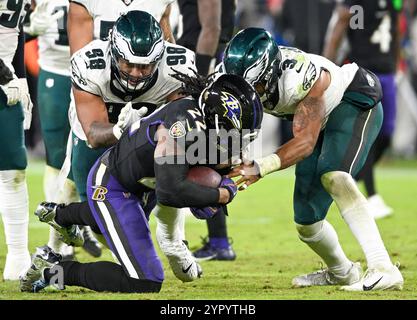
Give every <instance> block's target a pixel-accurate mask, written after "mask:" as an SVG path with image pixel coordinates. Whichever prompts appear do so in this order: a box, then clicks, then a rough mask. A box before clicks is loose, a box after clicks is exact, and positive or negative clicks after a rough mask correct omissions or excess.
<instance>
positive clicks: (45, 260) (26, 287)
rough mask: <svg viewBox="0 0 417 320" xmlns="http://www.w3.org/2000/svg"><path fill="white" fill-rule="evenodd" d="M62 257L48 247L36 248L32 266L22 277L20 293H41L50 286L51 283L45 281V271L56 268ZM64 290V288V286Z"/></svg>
mask: <svg viewBox="0 0 417 320" xmlns="http://www.w3.org/2000/svg"><path fill="white" fill-rule="evenodd" d="M61 259H62V257H61V255H60V254H57V253H55V252H53V251H52V249H51V248H49V247H48V246H43V247H40V248H36V252H35V254H34V255H33V258H32V265H31V266H30V268H29V269H28V270H27V271H26V273H25V274H24V275H23V276H21V277H20V291H22V292H39V291H40V290H42V289H44V288H46V287H47V286H49V281H46V280H45V277H44V271H45V269H48V268H53V267H54V266H56V265H57V264H58V263H59V262H60V261H61ZM62 288H64V286H63V284H62Z"/></svg>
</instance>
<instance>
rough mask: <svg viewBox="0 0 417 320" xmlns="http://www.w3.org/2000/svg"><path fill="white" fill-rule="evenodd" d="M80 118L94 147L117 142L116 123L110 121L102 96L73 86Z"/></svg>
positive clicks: (90, 143)
mask: <svg viewBox="0 0 417 320" xmlns="http://www.w3.org/2000/svg"><path fill="white" fill-rule="evenodd" d="M72 90H73V93H74V98H75V106H76V110H77V116H78V120H80V123H81V126H82V128H83V131H84V132H85V134H86V136H87V141H88V144H89V145H90V146H91V147H92V148H99V147H106V146H111V145H113V144H115V143H116V142H117V139H116V137H115V136H114V134H113V127H114V125H113V124H111V123H109V118H108V114H107V108H106V105H105V103H104V101H103V99H102V98H101V97H98V96H95V95H93V94H91V93H88V92H85V91H82V90H79V89H76V88H75V87H74V86H73V88H72Z"/></svg>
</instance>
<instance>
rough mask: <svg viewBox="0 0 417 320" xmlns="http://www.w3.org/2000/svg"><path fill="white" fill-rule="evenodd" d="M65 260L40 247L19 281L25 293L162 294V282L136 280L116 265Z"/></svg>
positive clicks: (49, 249) (103, 262) (46, 248)
mask: <svg viewBox="0 0 417 320" xmlns="http://www.w3.org/2000/svg"><path fill="white" fill-rule="evenodd" d="M61 259H62V257H61V255H59V254H56V253H55V252H53V251H52V249H51V248H49V247H47V246H44V247H41V248H37V251H36V253H35V254H34V256H33V260H32V266H31V267H30V268H29V270H28V271H27V272H26V274H25V275H24V276H23V277H22V278H21V279H20V289H21V291H23V292H39V291H40V290H42V289H44V288H46V287H48V286H49V285H53V286H55V287H57V288H58V289H61V290H62V289H64V288H65V286H79V287H84V288H87V289H91V290H94V291H98V292H104V291H107V292H121V293H146V292H159V291H160V290H161V286H162V282H157V281H151V280H147V279H135V278H132V277H130V276H129V275H127V273H126V272H125V271H124V270H123V268H122V267H121V266H120V265H118V264H116V263H113V262H108V261H100V262H94V263H79V262H76V261H64V262H62V261H61Z"/></svg>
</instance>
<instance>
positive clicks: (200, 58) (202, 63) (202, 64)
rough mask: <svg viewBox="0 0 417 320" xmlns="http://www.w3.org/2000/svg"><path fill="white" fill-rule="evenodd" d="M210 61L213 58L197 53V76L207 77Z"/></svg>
mask: <svg viewBox="0 0 417 320" xmlns="http://www.w3.org/2000/svg"><path fill="white" fill-rule="evenodd" d="M211 60H213V57H212V56H209V55H206V54H200V53H197V54H196V55H195V65H196V67H197V71H198V74H200V75H202V76H207V74H208V72H209V69H210V64H211Z"/></svg>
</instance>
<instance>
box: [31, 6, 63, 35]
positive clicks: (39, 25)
mask: <svg viewBox="0 0 417 320" xmlns="http://www.w3.org/2000/svg"><path fill="white" fill-rule="evenodd" d="M52 1H53V0H44V1H42V2H41V3H40V4H39V5H36V8H35V10H34V11H33V12H32V14H31V15H30V24H29V26H25V27H24V31H25V32H26V33H29V34H30V35H34V36H37V35H43V34H45V32H46V30H48V29H49V28H50V27H51V26H52V25H53V24H54V23H55V22H56V21H57V20H58V19H60V18H62V17H63V16H64V11H63V10H59V11H58V12H55V13H54V14H52V11H53V10H54V6H49V4H50V3H51V2H52ZM48 7H49V8H48Z"/></svg>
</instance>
